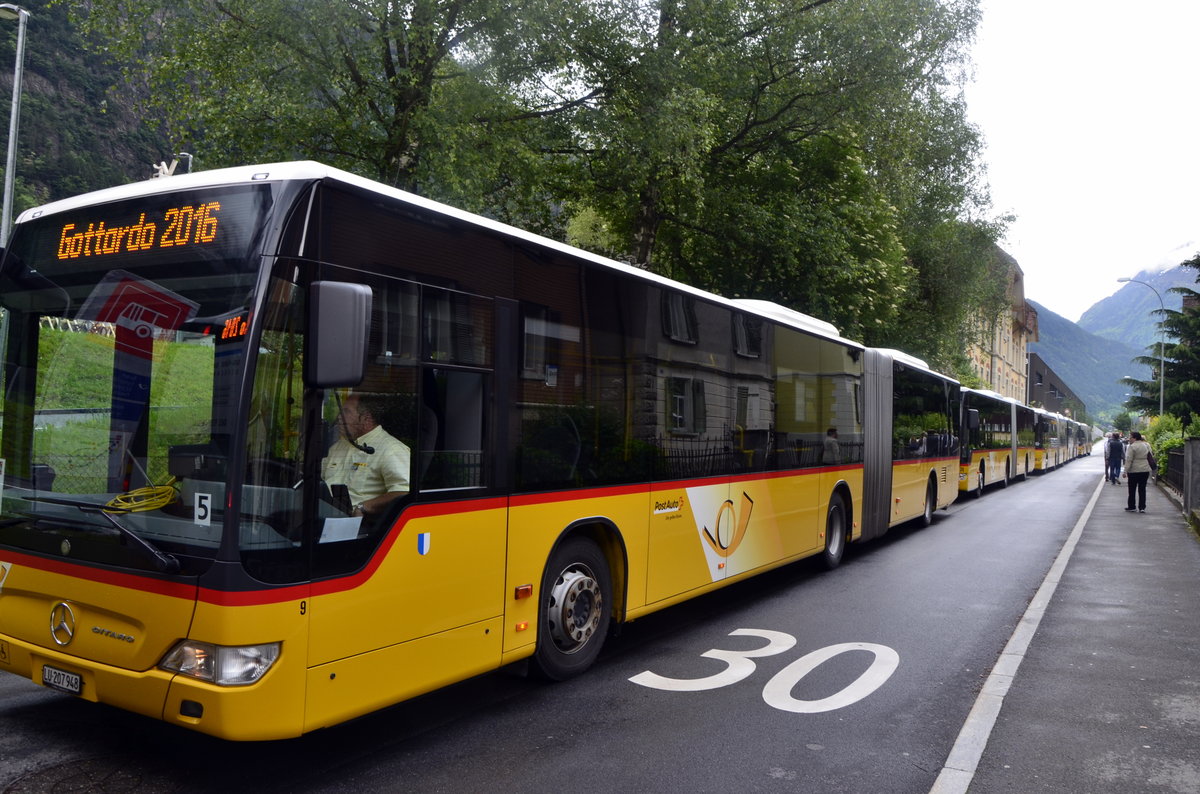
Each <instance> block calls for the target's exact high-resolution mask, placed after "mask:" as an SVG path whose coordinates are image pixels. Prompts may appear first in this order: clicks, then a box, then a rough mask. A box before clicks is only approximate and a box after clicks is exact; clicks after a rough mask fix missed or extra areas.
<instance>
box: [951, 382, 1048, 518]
mask: <svg viewBox="0 0 1200 794" xmlns="http://www.w3.org/2000/svg"><path fill="white" fill-rule="evenodd" d="M1035 422H1036V417H1035V413H1034V409H1033V408H1030V407H1029V406H1027V405H1023V404H1021V403H1019V402H1017V401H1016V400H1013V399H1012V398H1010V397H1004V396H1002V395H1000V394H997V393H996V392H993V391H986V390H982V389H968V388H965V387H964V388H963V389H962V437H963V443H962V447H961V450H960V451H961V454H962V458H961V461H960V465H959V475H958V489H959V491H961V492H962V493H964V494H970V495H972V496H974V497H979V496H982V495H983V490H984V488H986V487H987V486H989V485H996V484H998V485H999V486H1000V487H1002V488H1003V487H1006V486H1007V485H1008V484H1009V482H1011V481H1012V480H1014V479H1021V480H1023V479H1025V478H1026V477H1028V476H1029V473H1030V472H1031V471H1034V469H1035V465H1036V463H1035V461H1036V459H1037V451H1036V444H1035V438H1034V435H1035V432H1034V426H1035Z"/></svg>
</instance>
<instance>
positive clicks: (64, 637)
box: [50, 601, 75, 646]
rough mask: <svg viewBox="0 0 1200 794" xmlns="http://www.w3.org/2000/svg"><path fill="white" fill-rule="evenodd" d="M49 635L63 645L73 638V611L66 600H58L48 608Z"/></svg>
mask: <svg viewBox="0 0 1200 794" xmlns="http://www.w3.org/2000/svg"><path fill="white" fill-rule="evenodd" d="M50 636H51V637H53V638H54V642H55V643H57V644H58V645H63V646H65V645H70V644H71V640H73V639H75V611H74V610H73V609H71V605H70V604H68V603H67V602H66V601H59V602H58V603H57V604H55V605H54V608H53V609H51V610H50Z"/></svg>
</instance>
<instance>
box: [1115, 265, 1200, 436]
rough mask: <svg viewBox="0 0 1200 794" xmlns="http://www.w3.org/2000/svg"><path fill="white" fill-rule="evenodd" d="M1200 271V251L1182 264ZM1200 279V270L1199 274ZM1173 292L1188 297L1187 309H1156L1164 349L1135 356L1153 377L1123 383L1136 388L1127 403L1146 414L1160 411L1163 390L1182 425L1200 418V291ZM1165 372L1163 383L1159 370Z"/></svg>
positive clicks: (1167, 404)
mask: <svg viewBox="0 0 1200 794" xmlns="http://www.w3.org/2000/svg"><path fill="white" fill-rule="evenodd" d="M1180 266H1181V267H1190V268H1193V269H1195V270H1197V271H1200V254H1197V255H1196V256H1194V257H1192V258H1191V259H1188V260H1185V261H1184V262H1181V263H1180ZM1197 281H1200V273H1198V275H1197ZM1172 291H1173V292H1178V293H1180V294H1181V295H1183V296H1184V300H1183V308H1182V309H1181V310H1180V311H1175V310H1173V309H1166V310H1163V309H1156V310H1155V314H1156V315H1158V316H1159V318H1160V319H1159V322H1158V327H1159V329H1160V331H1161V332H1162V334H1163V336H1164V337H1165V341H1164V342H1163V346H1162V351H1161V361H1160V351H1159V343H1158V342H1155V343H1154V344H1153V345H1151V346H1150V347H1148V348H1147V355H1144V356H1139V357H1138V358H1135V359H1134V361H1136V362H1137V363H1139V364H1144V365H1146V366H1148V367H1150V368H1151V369H1152V376H1151V378H1150V379H1149V380H1140V379H1138V378H1124V379H1122V381H1121V382H1122V383H1124V384H1125V385H1126V386H1129V387H1130V388H1131V389H1133V390H1134V392H1135V393H1134V394H1132V396H1131V397H1130V398H1129V399H1128V400H1127V401H1126V403H1125V404H1126V406H1127V407H1128V408H1129V409H1130V410H1133V411H1137V412H1140V413H1142V414H1145V415H1156V414H1158V406H1159V391H1160V389H1161V390H1162V401H1163V411H1164V412H1165V413H1166V414H1167V415H1169V416H1174V417H1178V419H1179V421H1180V422H1181V423H1182V426H1184V427H1186V426H1188V425H1190V424H1191V423H1192V422H1193V420H1195V419H1196V418H1198V417H1200V292H1197V291H1196V290H1193V289H1190V288H1187V287H1173V288H1172ZM1160 368H1161V371H1162V372H1163V373H1164V376H1165V377H1164V378H1163V380H1162V383H1161V384H1160V382H1159V371H1160Z"/></svg>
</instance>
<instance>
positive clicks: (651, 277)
mask: <svg viewBox="0 0 1200 794" xmlns="http://www.w3.org/2000/svg"><path fill="white" fill-rule="evenodd" d="M318 179H331V180H335V181H338V182H342V183H345V184H348V185H352V186H354V187H358V188H360V189H362V190H366V191H369V192H372V193H377V194H379V195H382V196H387V197H390V198H393V199H395V200H397V201H401V202H404V203H406V204H410V205H412V206H415V207H419V208H421V209H425V210H429V211H431V212H435V213H437V214H439V215H443V216H446V217H449V218H454V219H456V220H459V221H462V222H464V223H469V224H471V225H473V226H478V227H481V228H484V229H488V230H490V231H493V232H496V233H498V234H502V235H504V236H506V237H512V238H516V239H519V240H524V241H526V242H530V243H534V244H536V245H539V246H542V247H545V248H550V249H553V250H555V251H559V252H560V253H563V254H567V255H569V256H572V257H574V258H576V259H583V260H587V261H588V262H591V263H593V264H597V265H601V266H603V267H607V268H611V269H615V270H620V271H622V272H625V273H628V274H630V275H634V276H636V277H638V278H641V279H644V280H646V281H651V282H655V283H657V284H660V285H662V286H669V287H671V288H673V289H678V290H681V291H683V292H688V293H691V294H692V295H694V296H696V297H700V298H704V299H705V300H709V301H713V302H715V303H721V304H724V305H726V306H727V307H729V308H731V309H735V310H736V309H740V310H741V311H749V312H754V313H757V314H759V315H762V316H764V317H769V318H771V319H773V320H775V321H777V322H780V323H782V324H784V325H789V326H792V327H793V328H797V329H800V330H802V331H806V332H808V333H811V334H815V335H817V336H822V337H825V338H828V339H831V340H834V341H837V342H840V343H842V344H845V345H847V346H850V347H854V348H858V349H863V348H864V345H862V344H861V343H859V342H855V341H853V340H850V339H845V338H843V337H842V335H841V333H840V332H839V331H838V329H837V328H836V327H835V326H833V325H832V324H830V323H827V322H825V321H823V320H818V319H817V318H815V317H810V316H809V315H806V314H803V313H801V312H798V311H795V310H793V309H789V308H787V307H785V306H780V305H779V304H776V303H771V302H770V301H760V300H748V299H729V298H724V297H721V296H720V295H716V294H714V293H711V292H706V291H704V290H702V289H699V288H697V287H693V286H690V285H688V284H684V283H682V282H678V281H673V280H671V279H669V278H666V277H665V276H660V275H658V274H656V273H652V272H650V271H648V270H643V269H642V268H637V267H634V266H632V265H629V264H627V263H625V262H619V261H617V260H615V259H609V258H607V257H603V256H600V255H599V254H594V253H591V252H590V251H584V250H582V249H579V248H574V247H572V246H570V245H567V244H566V243H561V242H558V241H557V240H552V239H550V238H548V237H543V236H541V235H538V234H534V233H532V232H528V231H525V230H523V229H519V228H517V227H515V226H510V225H508V224H506V223H501V222H499V221H495V220H492V219H491V218H486V217H484V216H482V215H476V214H474V213H470V212H466V211H465V210H460V209H458V208H456V207H452V206H450V205H449V204H442V203H441V202H438V201H433V200H431V199H427V198H423V197H421V196H418V195H416V194H415V193H409V192H407V191H403V190H399V189H397V188H393V187H389V186H387V185H384V184H382V183H380V182H375V181H372V180H370V179H366V178H364V177H361V176H357V175H355V174H352V173H350V172H348V171H343V170H341V169H338V168H333V167H332V166H327V165H323V164H321V163H317V162H313V161H311V160H302V161H296V162H288V163H267V164H263V165H248V166H237V167H234V168H218V169H213V170H211V171H196V172H193V173H190V174H177V175H175V176H168V177H161V178H156V179H147V180H146V181H144V182H133V183H130V184H127V185H120V186H118V187H111V188H105V189H104V190H97V191H94V192H92V193H84V194H83V195H80V196H74V197H72V198H68V199H63V200H61V201H55V202H51V203H49V204H44V205H42V206H40V207H34V208H32V209H29V210H26V211H25V212H22V213H21V215H20V216H19V217H18V218H17V221H16V222H17V223H18V224H20V223H24V222H26V221H31V220H35V219H38V218H42V217H45V216H46V215H52V214H55V213H59V212H69V211H72V210H77V209H82V208H83V207H90V206H94V205H97V204H107V203H109V202H114V201H123V200H126V199H132V198H138V197H141V196H150V195H155V194H158V193H169V192H174V191H177V190H194V189H197V188H207V187H217V186H220V185H238V184H246V183H252V182H282V181H287V180H301V181H303V180H318ZM898 355H907V354H898ZM909 358H912V357H911V356H909ZM914 360H915V361H920V360H919V359H914ZM920 363H921V366H922V367H924V368H926V369H928V367H927V366H926V365H925V363H924V362H920Z"/></svg>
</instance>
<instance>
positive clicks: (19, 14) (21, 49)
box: [0, 3, 29, 248]
mask: <svg viewBox="0 0 1200 794" xmlns="http://www.w3.org/2000/svg"><path fill="white" fill-rule="evenodd" d="M0 19H15V20H17V62H16V65H15V66H13V87H12V115H11V116H10V117H9V120H8V159H7V161H6V162H5V165H4V210H3V214H0V248H4V247H5V246H7V245H8V230H9V227H10V226H11V225H12V203H13V176H14V172H15V171H16V167H17V126H18V124H19V122H20V120H21V78H22V77H23V76H24V73H25V23H26V22H28V21H29V12H28V11H26V10H25V9H24V8H21V6H18V5H13V4H12V3H0Z"/></svg>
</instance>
